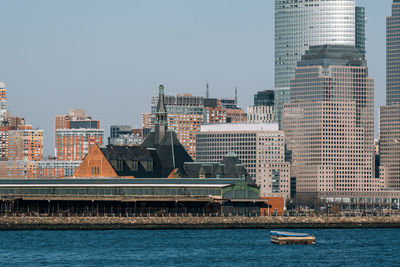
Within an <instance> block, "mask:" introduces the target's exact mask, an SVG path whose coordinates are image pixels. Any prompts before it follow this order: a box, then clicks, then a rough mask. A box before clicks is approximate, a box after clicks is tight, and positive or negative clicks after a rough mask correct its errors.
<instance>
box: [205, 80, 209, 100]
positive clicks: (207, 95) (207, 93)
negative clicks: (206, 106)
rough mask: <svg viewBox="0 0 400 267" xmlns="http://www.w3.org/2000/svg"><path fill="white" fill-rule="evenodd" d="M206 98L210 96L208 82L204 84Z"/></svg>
mask: <svg viewBox="0 0 400 267" xmlns="http://www.w3.org/2000/svg"><path fill="white" fill-rule="evenodd" d="M206 98H210V92H209V91H208V82H207V84H206Z"/></svg>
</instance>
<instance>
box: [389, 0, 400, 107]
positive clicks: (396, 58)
mask: <svg viewBox="0 0 400 267" xmlns="http://www.w3.org/2000/svg"><path fill="white" fill-rule="evenodd" d="M399 36H400V0H394V1H393V4H392V16H390V17H388V18H387V19H386V105H392V104H400V80H399V77H400V45H399V44H400V41H399Z"/></svg>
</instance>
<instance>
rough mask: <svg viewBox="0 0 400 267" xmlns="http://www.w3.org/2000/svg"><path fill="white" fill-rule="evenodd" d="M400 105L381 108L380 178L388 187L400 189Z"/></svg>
mask: <svg viewBox="0 0 400 267" xmlns="http://www.w3.org/2000/svg"><path fill="white" fill-rule="evenodd" d="M399 122H400V105H386V106H382V107H381V108H380V113H379V136H380V178H381V179H383V181H384V184H385V187H386V188H392V189H400V123H399Z"/></svg>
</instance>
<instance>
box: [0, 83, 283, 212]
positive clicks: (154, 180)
mask: <svg viewBox="0 0 400 267" xmlns="http://www.w3.org/2000/svg"><path fill="white" fill-rule="evenodd" d="M155 115H156V118H155V123H154V126H155V127H154V129H153V130H152V131H151V132H150V133H149V134H148V135H147V137H146V138H145V140H144V141H143V143H142V145H141V146H112V145H110V146H107V147H100V146H98V145H94V146H91V148H90V150H89V153H88V154H87V155H86V156H85V157H84V159H83V160H82V163H81V165H80V166H79V167H78V168H77V170H76V171H75V173H74V178H65V179H40V180H27V179H0V195H1V196H2V202H1V210H0V213H10V212H12V213H23V214H31V213H32V212H34V213H45V214H50V215H51V214H65V215H74V214H86V215H89V216H95V215H103V214H110V213H111V214H113V215H115V214H117V215H126V216H132V215H133V216H150V215H151V216H157V215H160V216H168V215H174V214H192V215H205V214H207V215H209V214H219V215H221V214H224V215H229V214H231V215H260V211H261V210H262V211H263V212H264V213H266V212H267V211H266V209H269V210H268V213H272V211H271V209H272V208H273V207H271V205H268V204H267V203H266V200H265V199H264V200H263V199H260V189H259V187H258V186H257V185H256V184H255V183H254V182H253V180H252V179H251V177H250V175H249V174H248V172H247V170H246V168H245V167H244V165H243V164H242V163H241V162H240V160H239V159H238V157H237V156H236V155H235V154H233V153H231V154H228V155H225V157H224V158H223V160H222V161H221V162H214V163H207V162H201V163H200V162H193V160H192V158H191V157H190V155H189V154H188V152H187V151H186V150H185V148H184V147H183V146H182V144H181V143H180V142H179V140H178V138H177V136H176V134H175V132H174V131H172V130H169V129H168V120H167V111H166V108H165V103H164V87H163V86H160V90H159V101H158V105H157V112H156V114H155ZM278 212H279V211H278Z"/></svg>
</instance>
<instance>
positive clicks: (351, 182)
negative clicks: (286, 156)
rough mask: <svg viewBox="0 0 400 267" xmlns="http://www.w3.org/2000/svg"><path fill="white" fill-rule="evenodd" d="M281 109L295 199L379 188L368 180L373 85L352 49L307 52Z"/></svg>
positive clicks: (329, 47) (328, 47)
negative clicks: (294, 178)
mask: <svg viewBox="0 0 400 267" xmlns="http://www.w3.org/2000/svg"><path fill="white" fill-rule="evenodd" d="M290 96H291V100H290V103H288V104H285V108H284V131H285V134H286V138H287V139H286V140H287V148H288V149H289V150H291V151H292V176H293V177H296V179H297V185H296V187H297V193H296V194H298V195H299V193H300V194H303V195H305V196H307V195H308V196H314V197H316V196H317V195H318V194H320V195H319V196H320V197H322V195H323V196H328V197H330V196H334V195H335V194H340V193H338V192H362V191H373V190H377V189H378V188H380V182H379V179H375V176H374V164H373V163H374V139H373V136H374V124H373V123H374V81H373V79H372V78H369V77H368V68H367V62H366V61H365V60H363V56H362V55H361V54H360V53H359V52H358V51H356V50H355V49H354V48H353V47H352V46H333V45H324V46H312V47H310V49H309V50H308V51H307V52H306V54H305V55H304V56H303V57H302V60H301V61H299V62H298V67H297V69H296V77H295V78H294V79H292V81H291V89H290Z"/></svg>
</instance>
